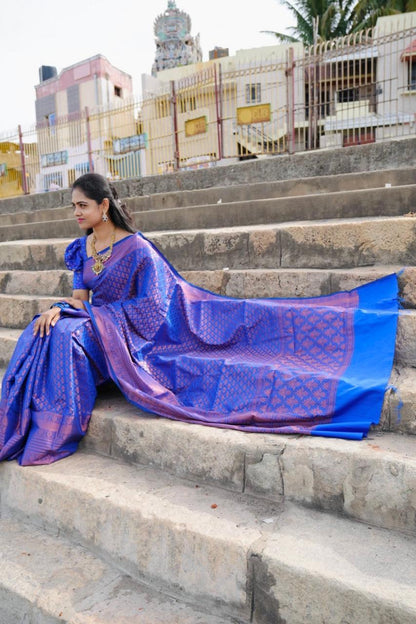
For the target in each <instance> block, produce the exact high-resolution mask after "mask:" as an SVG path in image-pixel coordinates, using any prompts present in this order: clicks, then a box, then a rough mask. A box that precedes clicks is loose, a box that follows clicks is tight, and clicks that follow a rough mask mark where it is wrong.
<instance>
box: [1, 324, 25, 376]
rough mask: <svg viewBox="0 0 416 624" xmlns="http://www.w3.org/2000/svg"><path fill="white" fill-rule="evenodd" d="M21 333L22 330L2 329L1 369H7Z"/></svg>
mask: <svg viewBox="0 0 416 624" xmlns="http://www.w3.org/2000/svg"><path fill="white" fill-rule="evenodd" d="M21 333H22V330H20V329H10V328H9V327H0V367H1V368H5V367H6V366H7V365H8V363H9V361H10V358H11V357H12V354H13V351H14V350H15V347H16V344H17V341H18V339H19V336H20V334H21Z"/></svg>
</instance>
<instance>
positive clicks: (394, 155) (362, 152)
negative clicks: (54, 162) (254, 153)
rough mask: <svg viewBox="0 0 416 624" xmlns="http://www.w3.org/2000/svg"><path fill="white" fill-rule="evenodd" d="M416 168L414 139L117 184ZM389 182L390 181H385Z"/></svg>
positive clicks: (167, 185)
mask: <svg viewBox="0 0 416 624" xmlns="http://www.w3.org/2000/svg"><path fill="white" fill-rule="evenodd" d="M415 165H416V139H415V138H410V139H407V138H406V139H398V140H394V141H388V142H385V143H373V144H369V145H360V146H354V147H347V148H345V147H344V148H338V149H334V150H321V151H311V152H304V153H300V154H295V155H291V156H289V155H284V156H274V157H270V158H266V159H259V160H251V161H249V162H241V163H238V164H234V165H228V166H227V165H225V166H218V167H212V168H210V169H200V170H197V171H187V172H179V173H173V174H171V175H163V176H149V177H146V178H132V179H130V180H123V181H120V182H116V183H115V186H116V188H117V192H118V194H119V196H120V197H136V196H139V195H151V194H153V193H169V192H172V191H178V190H194V189H203V188H211V187H217V186H231V185H238V184H246V183H258V182H268V181H276V180H289V179H297V178H309V177H314V176H327V175H337V174H343V173H353V172H362V171H380V170H384V169H385V170H391V169H393V168H397V169H399V168H409V167H414V166H415ZM386 182H387V183H388V182H390V180H387V179H386ZM70 203H71V197H70V191H69V190H63V191H55V192H52V193H42V194H38V195H27V196H21V197H14V198H9V199H3V200H1V201H0V212H7V213H12V212H18V211H32V210H37V209H44V208H47V207H50V208H55V207H60V206H69V205H70Z"/></svg>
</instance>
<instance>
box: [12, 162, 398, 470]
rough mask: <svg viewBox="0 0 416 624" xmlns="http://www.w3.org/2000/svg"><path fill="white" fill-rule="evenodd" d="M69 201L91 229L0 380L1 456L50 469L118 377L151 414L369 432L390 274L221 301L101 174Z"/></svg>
mask: <svg viewBox="0 0 416 624" xmlns="http://www.w3.org/2000/svg"><path fill="white" fill-rule="evenodd" d="M72 203H73V206H74V215H75V218H76V219H77V220H78V223H79V225H80V228H81V229H82V230H84V231H86V236H84V237H82V238H78V239H76V240H75V241H74V242H73V243H71V244H70V245H69V246H68V248H67V250H66V252H65V260H66V264H67V267H68V268H69V269H71V270H72V271H74V292H73V296H72V297H70V298H68V299H66V300H64V301H61V302H57V303H56V304H55V305H54V306H52V308H51V309H50V310H47V311H46V312H43V313H42V314H41V315H40V316H38V317H37V318H35V319H34V321H33V322H32V324H31V325H30V326H29V327H28V328H27V329H26V330H25V332H23V334H22V336H21V338H20V340H19V342H18V345H17V347H16V350H15V352H14V354H13V356H12V359H11V362H10V364H9V367H8V370H7V372H6V374H5V377H4V380H3V391H2V400H1V403H0V449H1V451H0V459H14V458H17V459H18V461H19V463H20V464H22V465H31V464H44V463H51V462H54V461H56V460H57V459H60V458H62V457H65V456H66V455H69V454H70V453H72V452H74V451H75V450H76V447H77V445H78V442H79V440H80V439H81V438H82V436H83V435H84V434H85V432H86V430H87V426H88V421H89V418H90V416H91V412H92V409H93V405H94V401H95V397H96V387H97V386H99V385H100V384H102V383H103V382H104V381H106V380H108V379H110V378H111V379H113V380H114V381H115V382H116V383H117V385H118V386H119V387H120V389H121V391H122V392H123V393H124V395H125V396H126V398H127V399H128V400H129V401H131V402H132V403H134V404H135V405H137V406H138V407H140V408H142V409H144V410H147V411H149V412H153V413H156V414H159V415H161V416H166V417H168V418H173V419H176V420H183V421H188V422H192V423H200V424H204V425H210V426H216V427H227V428H235V429H241V430H244V431H249V432H258V431H260V432H270V433H306V434H312V435H325V436H335V437H344V438H352V439H361V438H362V437H363V436H365V435H366V434H367V432H368V429H369V427H370V425H371V424H372V423H376V422H378V421H379V418H380V412H381V407H382V403H383V396H384V391H385V388H386V384H387V382H388V378H389V375H390V371H391V366H392V360H393V353H394V343H395V331H396V323H397V280H396V276H394V275H392V276H387V277H386V278H383V279H381V280H378V281H376V282H373V283H371V284H367V285H365V286H362V287H360V288H358V289H355V290H353V291H351V292H343V293H337V294H334V295H330V296H327V297H315V298H309V299H257V300H256V299H246V300H238V299H232V298H229V297H222V296H219V295H215V294H213V293H210V292H208V291H206V290H203V289H201V288H198V287H196V286H193V285H191V284H189V283H188V282H186V281H185V280H184V279H183V278H181V277H180V276H179V274H178V273H177V272H176V271H175V270H174V269H173V267H172V266H171V265H170V264H169V263H168V261H167V260H166V259H165V258H164V257H163V256H162V254H161V253H160V252H159V251H158V250H157V249H156V248H155V247H154V246H153V245H152V244H151V243H150V242H149V241H148V240H146V239H145V238H144V237H143V236H142V235H141V234H139V233H135V232H134V228H133V226H132V222H131V218H130V216H129V215H128V213H127V212H126V211H125V209H124V208H123V207H122V206H121V205H120V203H119V202H118V200H117V197H116V195H115V192H114V191H113V190H112V189H110V187H109V185H108V183H107V181H106V179H105V178H103V177H102V176H100V175H98V174H86V175H84V176H82V177H81V178H78V180H76V182H75V183H74V185H73V190H72ZM90 293H91V294H92V297H91V302H90V301H89V299H90Z"/></svg>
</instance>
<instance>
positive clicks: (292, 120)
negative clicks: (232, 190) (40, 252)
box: [0, 14, 416, 197]
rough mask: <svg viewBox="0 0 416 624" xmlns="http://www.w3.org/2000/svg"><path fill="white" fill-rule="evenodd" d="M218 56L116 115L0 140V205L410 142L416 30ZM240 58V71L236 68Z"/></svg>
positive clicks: (48, 123)
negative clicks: (93, 178) (99, 181)
mask: <svg viewBox="0 0 416 624" xmlns="http://www.w3.org/2000/svg"><path fill="white" fill-rule="evenodd" d="M383 19H384V21H383V20H379V22H378V25H377V27H376V28H375V29H373V30H369V31H363V32H360V33H357V34H355V35H351V36H349V37H344V38H342V39H337V40H333V41H327V42H323V43H320V44H316V45H314V46H311V47H308V48H307V47H303V46H302V45H301V44H293V45H290V46H288V45H285V46H274V47H271V48H268V49H267V50H266V51H265V52H264V58H257V57H256V54H255V51H251V57H250V55H248V58H246V59H244V58H240V59H239V57H238V56H236V57H234V60H233V59H218V60H215V61H212V62H210V64H209V65H208V64H207V65H206V68H205V69H204V70H203V71H199V72H196V73H194V74H188V75H187V76H186V77H184V78H181V79H178V80H174V81H169V82H166V83H159V86H158V89H157V91H156V90H155V91H153V92H152V93H146V94H145V95H144V96H143V97H142V98H140V99H139V98H133V99H131V100H129V101H126V100H121V101H120V102H119V105H118V106H116V107H114V106H113V107H112V108H100V109H98V108H94V109H91V110H89V109H88V108H84V109H83V110H82V111H81V112H79V113H76V114H72V115H69V116H66V117H54V116H53V117H52V118H49V119H45V120H44V121H43V122H42V123H38V124H37V125H36V126H33V127H32V128H28V129H25V130H22V129H21V127H20V126H19V128H18V129H17V130H16V132H14V133H8V134H3V136H0V197H4V196H10V195H17V194H20V193H23V194H24V193H33V192H42V191H47V190H53V189H56V188H65V187H68V186H70V185H71V184H72V182H73V181H74V180H75V179H76V177H78V176H79V175H80V174H82V173H85V172H87V171H97V172H99V173H102V174H103V175H106V176H108V177H109V178H111V179H118V178H129V177H137V176H145V175H157V174H165V173H169V172H172V171H177V170H189V169H196V168H201V167H211V166H215V165H218V164H220V163H223V162H230V161H233V160H243V159H247V158H258V157H267V156H269V155H273V156H276V155H279V154H286V153H295V152H300V151H305V150H315V149H328V148H334V147H345V146H350V145H357V144H363V143H369V142H376V141H385V140H389V139H392V138H398V137H406V136H414V135H415V134H416V129H415V127H416V126H415V123H416V27H415V26H412V27H407V28H405V27H403V26H406V25H407V22H406V15H405V14H404V16H403V20H402V22H400V19H399V18H397V19H390V20H388V19H386V18H383ZM237 61H238V64H237Z"/></svg>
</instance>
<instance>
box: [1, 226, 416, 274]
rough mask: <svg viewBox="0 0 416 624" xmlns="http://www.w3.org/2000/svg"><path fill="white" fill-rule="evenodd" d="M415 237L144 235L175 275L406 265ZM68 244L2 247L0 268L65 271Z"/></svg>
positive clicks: (278, 230)
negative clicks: (202, 271)
mask: <svg viewBox="0 0 416 624" xmlns="http://www.w3.org/2000/svg"><path fill="white" fill-rule="evenodd" d="M415 233H416V219H415V218H413V217H411V216H404V217H378V218H377V217H374V218H371V219H365V218H362V219H333V220H323V221H315V222H298V223H285V224H280V225H276V224H270V225H266V226H264V225H262V226H244V227H238V228H237V227H235V228H217V229H212V230H182V231H176V232H150V233H148V234H147V236H148V238H149V239H150V240H152V241H153V242H154V243H155V245H156V246H157V247H158V248H159V249H160V250H161V251H162V253H163V254H164V255H165V256H166V257H167V259H168V260H169V261H170V262H171V263H172V264H173V265H174V266H175V267H176V269H177V270H179V271H185V270H188V271H189V270H222V269H224V268H225V267H227V268H228V269H240V270H241V269H250V268H251V269H256V268H262V269H276V268H310V269H312V268H317V269H336V268H354V267H359V266H374V265H377V264H381V265H390V264H391V265H400V266H406V265H410V266H411V265H413V264H414V263H415V242H414V241H415V240H416V237H415ZM78 234H79V232H78ZM71 240H72V239H71V238H67V239H56V238H55V239H51V240H48V239H45V240H42V239H34V240H26V241H22V240H20V241H7V242H2V243H0V266H1V269H2V270H3V271H7V270H12V269H13V270H15V269H17V270H54V269H59V268H65V265H64V259H63V254H64V251H65V248H66V246H67V245H68V243H69V242H71Z"/></svg>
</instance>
